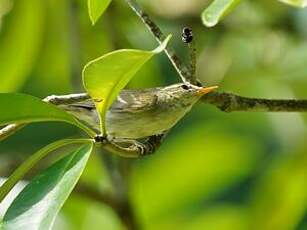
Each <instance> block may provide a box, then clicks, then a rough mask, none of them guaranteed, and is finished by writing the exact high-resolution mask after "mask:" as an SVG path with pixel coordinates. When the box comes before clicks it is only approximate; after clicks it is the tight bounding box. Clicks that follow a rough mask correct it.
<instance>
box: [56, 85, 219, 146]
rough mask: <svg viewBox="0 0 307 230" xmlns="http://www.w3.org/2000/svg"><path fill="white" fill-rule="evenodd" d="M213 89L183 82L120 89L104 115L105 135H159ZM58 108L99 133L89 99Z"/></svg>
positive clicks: (95, 112)
mask: <svg viewBox="0 0 307 230" xmlns="http://www.w3.org/2000/svg"><path fill="white" fill-rule="evenodd" d="M216 88H217V86H212V87H200V86H196V85H193V84H191V83H187V82H185V83H177V84H172V85H168V86H164V87H155V88H145V89H125V90H122V91H121V93H120V94H119V95H118V97H117V99H116V100H115V101H114V102H113V104H112V105H111V107H110V109H109V110H108V111H107V113H106V118H105V119H106V120H105V124H106V132H107V135H108V136H109V137H112V138H118V139H128V140H129V139H131V140H137V139H141V138H146V137H150V136H154V135H161V134H163V133H164V132H166V131H168V130H169V129H171V128H172V127H173V126H174V125H175V124H176V123H177V122H178V121H179V120H180V119H181V118H182V117H183V116H184V115H185V114H186V113H187V112H189V111H190V110H191V108H192V106H193V105H194V104H195V103H196V102H197V101H198V100H199V99H200V98H201V97H202V96H203V95H205V94H207V93H209V92H211V91H213V90H215V89H216ZM61 107H62V108H63V109H65V110H66V111H67V112H69V113H72V114H73V115H75V116H76V117H77V118H79V119H80V120H81V121H83V122H85V123H87V124H88V125H90V126H91V127H92V128H94V129H95V130H99V116H98V112H97V110H96V108H95V105H94V102H93V101H92V100H87V101H82V102H78V103H73V104H68V105H61Z"/></svg>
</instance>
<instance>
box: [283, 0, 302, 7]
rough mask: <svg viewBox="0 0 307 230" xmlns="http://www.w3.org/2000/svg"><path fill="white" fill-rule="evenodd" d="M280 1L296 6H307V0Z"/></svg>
mask: <svg viewBox="0 0 307 230" xmlns="http://www.w3.org/2000/svg"><path fill="white" fill-rule="evenodd" d="M279 1H280V2H283V3H286V4H289V5H291V6H295V7H301V8H304V7H306V6H307V0H279Z"/></svg>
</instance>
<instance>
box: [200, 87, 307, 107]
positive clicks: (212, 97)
mask: <svg viewBox="0 0 307 230" xmlns="http://www.w3.org/2000/svg"><path fill="white" fill-rule="evenodd" d="M202 101H203V102H206V103H208V104H211V105H214V106H216V107H217V108H219V109H220V110H221V111H224V112H234V111H245V112H307V100H295V99H263V98H250V97H242V96H239V95H236V94H233V93H218V92H213V93H209V94H207V95H205V96H204V97H203V98H202Z"/></svg>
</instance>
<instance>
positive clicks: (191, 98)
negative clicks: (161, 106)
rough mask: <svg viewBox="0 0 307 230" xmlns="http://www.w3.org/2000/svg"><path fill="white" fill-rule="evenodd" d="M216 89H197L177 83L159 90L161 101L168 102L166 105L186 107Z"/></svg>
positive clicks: (213, 87)
mask: <svg viewBox="0 0 307 230" xmlns="http://www.w3.org/2000/svg"><path fill="white" fill-rule="evenodd" d="M217 88H218V87H217V86H211V87H199V86H196V85H192V84H190V83H179V84H174V85H170V86H166V87H163V88H161V95H162V97H163V100H165V101H167V102H169V103H167V104H172V105H178V106H185V107H188V106H191V105H193V104H194V103H195V102H197V101H198V100H199V99H200V98H201V97H202V96H203V95H205V94H207V93H209V92H211V91H213V90H215V89H217Z"/></svg>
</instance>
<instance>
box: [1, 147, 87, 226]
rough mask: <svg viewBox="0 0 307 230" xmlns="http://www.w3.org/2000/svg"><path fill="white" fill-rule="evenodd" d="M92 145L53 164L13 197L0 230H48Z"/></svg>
mask: <svg viewBox="0 0 307 230" xmlns="http://www.w3.org/2000/svg"><path fill="white" fill-rule="evenodd" d="M91 151H92V144H85V145H83V146H82V147H81V148H80V149H79V150H77V151H74V152H72V153H71V154H69V155H67V156H66V157H64V158H62V159H61V160H59V161H57V162H56V163H54V164H53V165H52V166H50V167H49V168H47V169H46V170H44V171H43V172H42V173H40V174H39V175H38V176H36V177H35V178H34V179H33V180H32V181H31V182H30V183H29V184H28V185H27V186H26V187H25V188H24V189H23V190H22V191H21V193H20V194H19V195H18V196H17V197H16V199H15V200H14V201H13V203H12V204H11V206H10V207H9V209H8V210H7V212H6V214H5V215H4V218H3V229H7V230H9V229H24V230H26V229H38V230H40V229H41V230H46V229H51V227H52V224H53V222H54V220H55V217H56V215H57V213H58V212H59V210H60V209H61V207H62V206H63V204H64V202H65V201H66V199H67V198H68V196H69V194H70V193H71V192H72V190H73V188H74V186H75V185H76V183H77V182H78V180H79V178H80V176H81V174H82V172H83V170H84V168H85V166H86V163H87V160H88V158H89V156H90V153H91Z"/></svg>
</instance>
